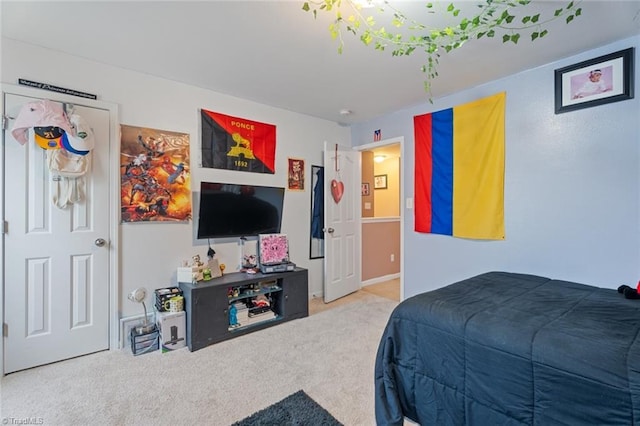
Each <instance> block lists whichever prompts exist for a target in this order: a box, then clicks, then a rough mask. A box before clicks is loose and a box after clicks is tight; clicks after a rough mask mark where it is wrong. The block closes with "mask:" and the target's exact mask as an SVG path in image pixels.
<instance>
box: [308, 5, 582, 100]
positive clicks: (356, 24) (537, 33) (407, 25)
mask: <svg viewBox="0 0 640 426" xmlns="http://www.w3.org/2000/svg"><path fill="white" fill-rule="evenodd" d="M581 1H582V0H577V1H570V2H569V3H567V4H566V5H565V6H564V7H559V8H557V9H555V11H554V14H553V16H548V17H542V16H541V14H540V13H537V14H532V15H526V14H525V15H522V14H520V13H519V10H516V9H522V7H523V6H527V5H529V4H530V3H531V2H532V0H484V1H482V2H480V4H478V5H477V7H478V13H477V14H473V16H470V17H464V16H461V10H460V9H459V8H457V7H456V6H455V5H454V4H453V3H450V4H449V5H448V6H447V7H446V9H445V13H446V14H447V15H449V17H450V18H451V19H452V20H453V22H455V23H454V24H452V25H449V26H446V27H443V28H430V27H429V26H428V25H426V24H422V23H420V22H418V21H416V20H415V19H410V18H408V17H407V16H406V15H405V14H404V13H402V12H401V11H399V10H398V9H397V8H395V7H394V6H392V5H391V4H390V2H389V1H388V0H310V1H306V2H304V4H303V6H302V9H303V10H305V11H307V12H309V11H311V12H313V15H314V18H317V14H318V12H319V11H323V12H331V11H333V12H334V13H335V19H334V20H333V21H332V22H331V24H330V25H329V32H330V34H331V37H332V38H333V39H336V38H337V39H338V40H339V45H338V53H342V50H343V47H344V40H343V38H342V34H343V30H344V29H346V31H347V32H350V33H352V34H353V35H355V36H357V37H359V38H360V41H362V43H364V44H365V45H367V46H373V47H374V48H375V49H376V50H380V51H384V50H385V49H386V48H387V47H388V46H392V47H393V50H392V51H391V55H392V56H406V55H411V54H412V53H414V52H415V51H416V50H418V49H420V50H423V51H424V52H425V53H426V55H427V60H426V63H425V64H424V65H423V66H422V71H423V72H424V73H425V75H426V80H425V82H424V88H425V91H426V92H427V93H429V94H431V85H432V81H433V79H435V78H436V77H437V76H438V71H437V66H438V64H439V60H440V55H441V53H442V52H451V51H452V50H454V49H458V48H460V47H462V46H463V45H464V44H465V43H467V42H469V41H471V40H474V39H481V38H483V37H487V38H494V37H497V36H498V37H499V36H502V42H503V43H509V42H511V43H514V44H517V43H518V41H519V40H520V38H521V35H522V33H529V37H530V39H531V41H535V40H537V39H541V38H542V37H544V36H546V35H547V34H548V30H547V29H545V26H546V25H547V24H548V23H549V22H551V21H553V20H555V19H559V18H561V17H563V18H564V20H565V22H566V23H567V24H569V23H571V22H572V21H573V20H574V19H575V18H576V17H578V16H580V15H581V14H582V9H581V8H580V7H577V5H579V4H580V3H581ZM343 3H344V4H345V5H346V6H348V8H349V11H350V14H349V15H344V16H343V10H342V9H341V6H342V5H343ZM438 3H439V2H428V3H426V4H425V10H426V12H427V13H429V14H433V13H436V6H438V5H440V6H441V5H442V4H441V3H440V4H438ZM363 4H364V5H369V6H370V7H375V8H376V9H377V11H378V12H379V13H381V14H383V13H385V12H386V11H387V10H388V11H390V13H391V14H392V21H391V25H393V27H395V28H396V29H397V30H398V32H392V31H388V30H387V29H386V28H385V27H384V26H382V25H381V24H379V23H377V22H376V20H375V18H374V17H373V16H371V15H365V14H364V13H363V10H364V8H363ZM517 15H520V16H517ZM400 31H404V33H402V32H400ZM430 100H431V99H430Z"/></svg>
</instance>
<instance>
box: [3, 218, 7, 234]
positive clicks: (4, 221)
mask: <svg viewBox="0 0 640 426" xmlns="http://www.w3.org/2000/svg"><path fill="white" fill-rule="evenodd" d="M7 232H9V222H7V221H6V220H3V221H2V233H3V234H6V233H7Z"/></svg>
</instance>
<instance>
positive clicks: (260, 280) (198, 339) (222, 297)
mask: <svg viewBox="0 0 640 426" xmlns="http://www.w3.org/2000/svg"><path fill="white" fill-rule="evenodd" d="M178 286H179V287H180V289H181V290H182V292H183V296H184V301H185V310H186V311H187V346H188V347H189V350H190V351H196V350H198V349H202V348H204V347H206V346H209V345H212V344H214V343H218V342H222V341H224V340H228V339H232V338H234V337H238V336H241V335H244V334H247V333H252V332H254V331H258V330H262V329H265V328H267V327H272V326H274V325H277V324H280V323H282V322H286V321H291V320H293V319H297V318H304V317H306V316H309V288H308V272H307V270H306V269H303V268H295V269H294V270H292V271H287V272H275V273H267V274H264V273H261V272H258V273H255V274H247V273H244V272H233V273H228V274H224V275H223V276H221V277H218V278H214V279H212V280H209V281H205V282H198V283H196V284H193V283H186V282H181V283H178ZM258 296H260V297H258ZM254 299H262V300H265V299H266V300H267V301H268V303H269V312H266V314H267V315H262V316H261V315H255V316H253V317H252V318H251V320H250V321H247V322H243V321H244V320H239V324H231V323H230V315H229V309H230V307H231V306H232V305H234V304H238V303H245V302H247V301H251V300H254ZM263 314H264V313H263Z"/></svg>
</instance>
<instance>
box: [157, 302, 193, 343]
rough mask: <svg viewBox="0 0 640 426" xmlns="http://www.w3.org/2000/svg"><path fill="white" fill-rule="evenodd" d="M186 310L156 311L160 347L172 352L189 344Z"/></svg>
mask: <svg viewBox="0 0 640 426" xmlns="http://www.w3.org/2000/svg"><path fill="white" fill-rule="evenodd" d="M186 320H187V316H186V312H184V311H183V312H156V324H157V326H158V331H159V332H160V349H161V350H162V352H170V351H174V350H176V349H180V348H184V347H186V346H187V333H186Z"/></svg>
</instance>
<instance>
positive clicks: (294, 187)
mask: <svg viewBox="0 0 640 426" xmlns="http://www.w3.org/2000/svg"><path fill="white" fill-rule="evenodd" d="M288 170H289V177H288V188H289V190H291V191H304V160H302V159H300V158H289V169H288Z"/></svg>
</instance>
